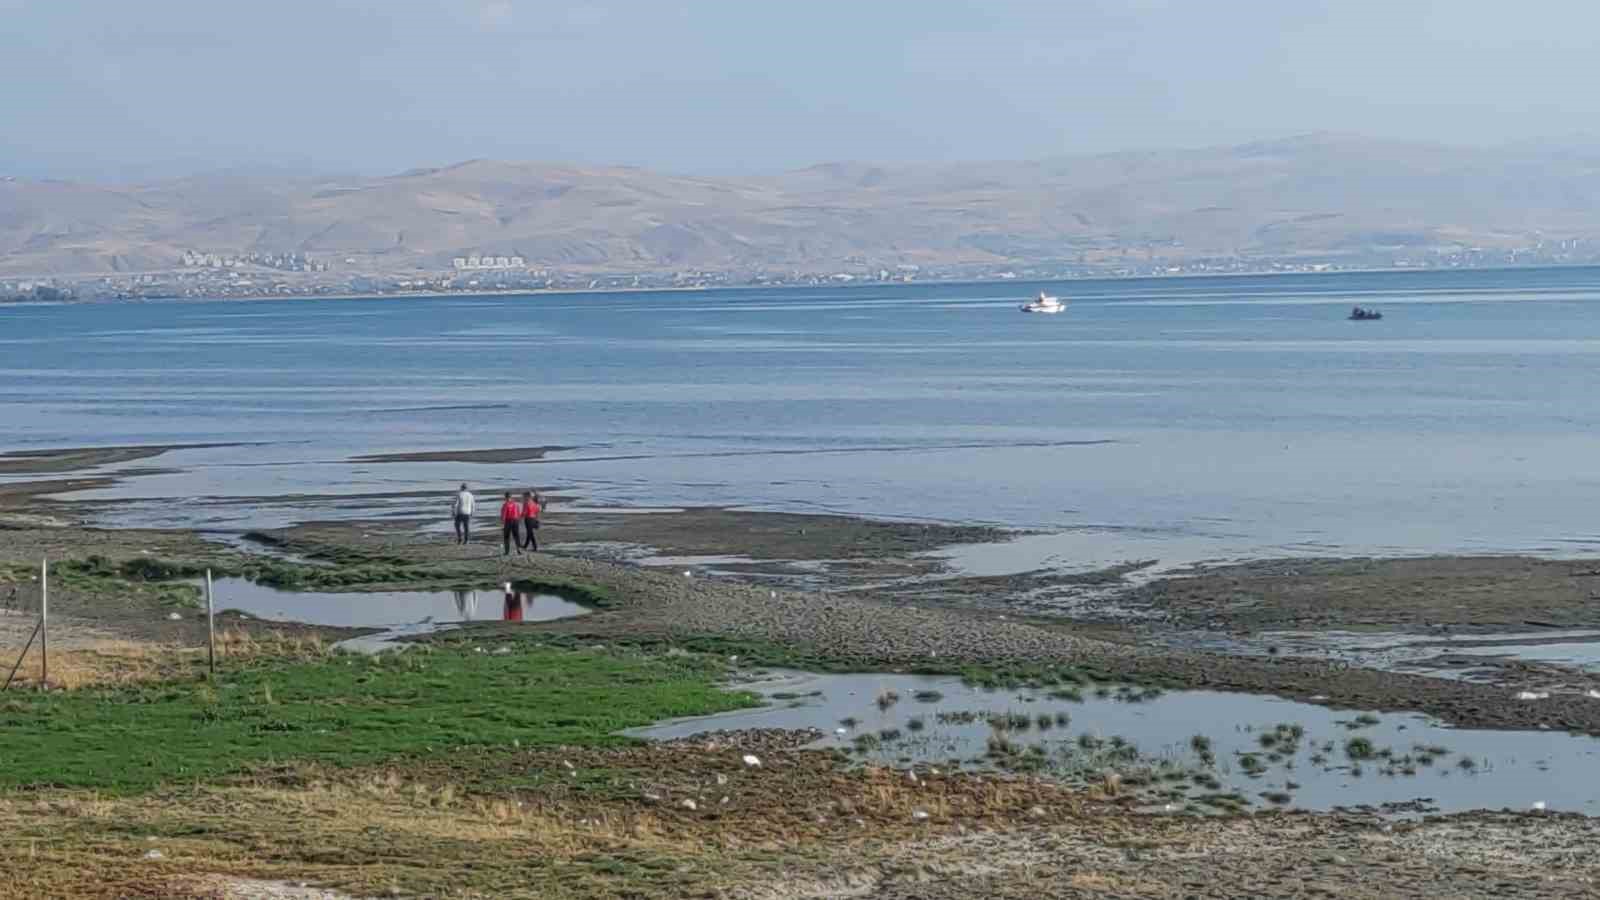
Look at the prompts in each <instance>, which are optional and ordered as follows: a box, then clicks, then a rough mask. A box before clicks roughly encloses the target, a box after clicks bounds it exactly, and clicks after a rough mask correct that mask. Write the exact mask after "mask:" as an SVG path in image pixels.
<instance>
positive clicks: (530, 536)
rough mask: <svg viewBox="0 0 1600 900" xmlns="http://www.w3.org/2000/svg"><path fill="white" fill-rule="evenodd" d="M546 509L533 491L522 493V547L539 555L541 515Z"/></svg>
mask: <svg viewBox="0 0 1600 900" xmlns="http://www.w3.org/2000/svg"><path fill="white" fill-rule="evenodd" d="M543 511H544V507H543V505H542V504H540V503H539V495H538V494H535V493H534V492H533V491H523V492H522V539H523V541H522V546H523V547H526V548H527V549H529V550H532V551H534V552H535V553H537V552H538V551H539V535H538V533H537V532H538V531H539V514H540V513H541V512H543Z"/></svg>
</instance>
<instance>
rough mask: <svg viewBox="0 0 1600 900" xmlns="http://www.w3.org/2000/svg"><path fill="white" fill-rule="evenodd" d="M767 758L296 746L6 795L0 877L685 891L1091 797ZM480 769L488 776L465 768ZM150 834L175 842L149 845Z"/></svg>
mask: <svg viewBox="0 0 1600 900" xmlns="http://www.w3.org/2000/svg"><path fill="white" fill-rule="evenodd" d="M767 760H768V767H767V768H765V769H763V770H760V771H747V770H745V769H744V767H743V765H742V764H741V763H740V762H739V760H738V757H737V755H735V754H733V753H731V752H724V753H716V754H713V753H706V752H703V751H701V750H698V749H676V750H673V749H668V748H659V747H642V748H617V749H611V750H591V751H569V750H561V751H537V752H528V753H523V754H519V755H516V756H511V757H508V758H507V759H506V761H505V762H504V763H496V764H495V765H493V766H485V765H481V764H478V763H475V762H472V761H468V762H462V761H461V760H452V759H450V758H448V757H440V758H430V759H427V760H419V761H415V762H413V763H410V764H406V765H404V766H401V765H390V766H383V767H376V768H371V769H365V770H359V771H346V770H338V769H331V768H323V767H318V766H314V765H298V766H292V767H285V768H280V769H274V770H269V771H263V772H261V773H260V774H258V775H256V776H252V777H248V778H239V779H234V780H233V781H231V782H228V783H221V784H211V785H194V786H186V787H181V788H180V787H170V788H167V789H163V790H161V791H158V792H156V793H153V794H148V795H143V796H135V797H117V796H108V795H104V794H96V793H92V792H85V791H63V790H43V791H37V792H30V793H27V794H20V793H14V794H10V795H0V835H3V838H0V870H3V871H12V872H18V873H22V874H21V876H20V877H19V878H15V879H12V880H11V881H10V882H0V897H23V896H27V897H44V896H49V897H57V896H71V897H145V896H150V897H156V896H159V897H187V896H194V897H201V896H206V894H205V893H201V892H200V891H201V890H202V889H201V887H199V886H200V885H203V884H206V882H204V881H197V880H196V879H195V876H198V875H204V874H221V875H226V876H230V877H243V878H260V879H275V880H287V881H310V882H313V883H319V884H325V885H328V886H331V887H335V888H338V889H342V890H345V891H348V892H350V893H352V894H355V895H358V896H367V895H373V894H382V893H384V892H386V891H387V890H388V889H389V887H390V886H391V885H401V886H403V887H404V889H405V890H406V891H407V892H408V893H411V894H421V895H424V896H462V897H467V896H474V897H497V898H498V897H506V898H510V897H557V898H560V897H570V898H589V897H611V896H616V895H618V894H619V893H627V894H628V895H630V896H638V897H679V896H685V895H686V894H688V893H689V892H690V891H691V890H692V891H704V890H709V889H712V888H718V887H724V888H726V887H729V886H735V885H738V884H743V883H751V882H755V881H763V880H771V879H772V878H773V873H774V871H775V868H781V869H782V870H783V871H784V872H786V873H788V872H794V873H816V874H825V873H827V872H828V871H829V870H830V867H831V866H832V865H834V864H835V863H836V862H837V859H838V858H839V857H838V854H840V853H850V854H869V855H870V854H874V853H877V852H879V849H878V848H880V847H881V845H882V842H884V841H885V840H893V839H896V838H899V837H920V836H924V835H926V834H929V833H930V832H929V831H928V829H930V828H932V829H949V828H951V827H953V824H954V823H956V822H962V823H966V824H969V825H971V824H984V825H989V826H996V827H1000V826H1004V825H1006V824H1007V823H1016V822H1022V821H1025V820H1027V818H1028V815H1027V810H1028V809H1029V808H1030V807H1031V806H1033V805H1034V804H1036V803H1039V802H1041V800H1042V801H1043V802H1046V803H1049V804H1050V805H1051V808H1052V809H1053V810H1056V811H1058V812H1060V813H1062V814H1064V815H1066V814H1073V813H1076V812H1079V811H1081V805H1080V804H1079V803H1077V802H1076V801H1074V800H1072V799H1071V796H1070V794H1069V793H1067V792H1063V791H1060V790H1058V789H1054V788H1050V787H1047V786H1042V785H1033V784H1014V783H1010V782H1004V781H992V780H982V779H974V778H967V777H960V778H950V777H941V778H926V779H921V780H919V781H917V782H912V781H910V780H909V779H907V778H906V777H905V776H904V774H903V773H896V772H892V771H889V770H867V771H861V772H854V773H852V772H847V771H845V770H844V769H842V768H841V767H840V766H839V764H838V763H837V762H836V761H834V760H832V759H831V758H830V757H827V756H825V755H822V754H814V753H813V754H797V755H793V756H782V755H768V757H767ZM566 761H574V762H575V765H576V769H568V768H567V767H566V766H565V765H564V763H565V762H566ZM576 771H585V772H603V773H606V775H605V779H604V783H603V784H600V785H598V786H593V785H592V786H590V787H588V788H583V787H579V786H577V785H575V784H574V778H575V776H569V775H568V774H567V773H569V772H576ZM474 772H475V773H476V774H477V775H478V776H480V777H481V776H483V775H485V774H487V775H488V776H489V777H490V781H489V782H487V783H484V782H480V781H476V780H474V778H473V777H464V776H469V774H470V773H474ZM508 772H509V773H525V774H523V775H520V776H519V775H517V774H513V775H511V777H509V778H508V777H506V776H507V773H508ZM719 775H721V776H722V777H721V778H720V779H719V778H718V776H719ZM646 794H650V795H652V796H655V797H657V798H658V799H656V800H646V799H645V795H646ZM723 796H726V797H728V798H729V801H728V802H727V803H723V802H721V797H723ZM685 799H694V800H695V802H696V809H693V810H691V809H689V808H687V807H686V806H684V805H683V800H685ZM917 811H922V812H925V813H927V818H926V819H921V818H919V817H917V816H915V815H914V813H915V812H917ZM151 850H156V851H158V852H159V853H160V854H161V855H162V857H161V858H160V859H145V858H143V857H144V855H145V854H146V853H147V852H149V851H151ZM206 890H210V888H206ZM186 892H187V893H186Z"/></svg>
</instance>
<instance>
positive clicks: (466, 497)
mask: <svg viewBox="0 0 1600 900" xmlns="http://www.w3.org/2000/svg"><path fill="white" fill-rule="evenodd" d="M477 503H478V501H477V500H476V499H475V498H474V497H473V496H472V492H471V491H469V490H467V486H466V485H464V484H463V485H462V486H461V490H460V491H458V492H457V493H456V499H455V502H454V503H451V504H450V515H451V516H452V517H453V518H454V519H455V520H456V543H458V544H465V543H466V542H467V541H468V539H470V538H471V537H472V509H473V507H475V506H476V505H477Z"/></svg>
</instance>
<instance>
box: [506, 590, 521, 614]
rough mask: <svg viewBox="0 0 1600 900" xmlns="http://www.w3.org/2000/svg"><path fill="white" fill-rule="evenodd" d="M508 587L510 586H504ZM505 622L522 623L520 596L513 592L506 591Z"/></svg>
mask: <svg viewBox="0 0 1600 900" xmlns="http://www.w3.org/2000/svg"><path fill="white" fill-rule="evenodd" d="M506 587H508V588H509V587H510V585H506ZM506 621H507V622H521V621H522V595H521V594H519V593H516V592H514V591H509V590H508V591H506Z"/></svg>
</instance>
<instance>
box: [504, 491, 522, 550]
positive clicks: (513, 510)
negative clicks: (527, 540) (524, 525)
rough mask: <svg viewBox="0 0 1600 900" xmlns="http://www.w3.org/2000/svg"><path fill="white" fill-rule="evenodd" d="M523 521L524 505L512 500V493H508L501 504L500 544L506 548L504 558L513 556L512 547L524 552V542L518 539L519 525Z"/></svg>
mask: <svg viewBox="0 0 1600 900" xmlns="http://www.w3.org/2000/svg"><path fill="white" fill-rule="evenodd" d="M520 521H522V504H521V503H518V502H517V501H516V500H515V499H513V498H512V496H511V492H510V491H506V499H505V502H504V503H501V504H500V542H501V543H502V544H503V545H504V546H505V550H504V552H503V553H502V554H501V555H502V556H510V555H511V547H512V545H515V546H516V548H517V552H518V553H521V552H522V541H521V540H520V539H518V537H517V523H518V522H520Z"/></svg>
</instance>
